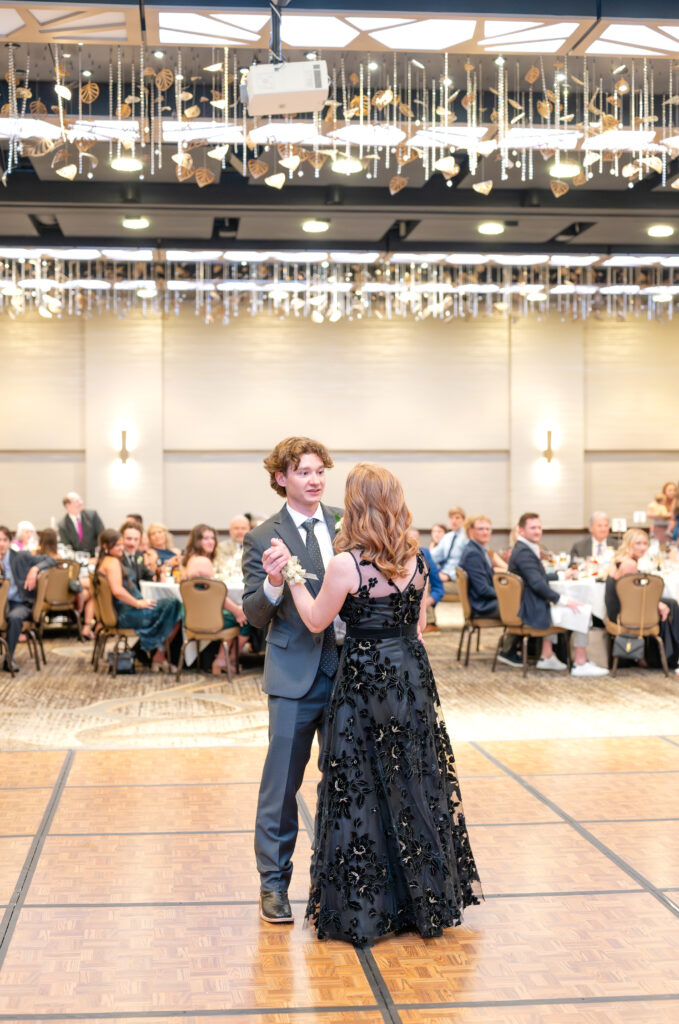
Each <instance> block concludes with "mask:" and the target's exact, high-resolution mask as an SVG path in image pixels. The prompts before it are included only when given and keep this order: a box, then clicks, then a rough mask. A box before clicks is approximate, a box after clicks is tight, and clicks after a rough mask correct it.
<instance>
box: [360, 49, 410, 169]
mask: <svg viewBox="0 0 679 1024" xmlns="http://www.w3.org/2000/svg"><path fill="white" fill-rule="evenodd" d="M371 63H372V61H371V60H370V54H368V111H369V114H368V116H369V118H370V123H371V124H372V75H371V72H370V65H371ZM408 70H410V63H409V64H408ZM377 158H378V149H377V146H374V147H373V170H372V175H373V178H376V177H377Z"/></svg>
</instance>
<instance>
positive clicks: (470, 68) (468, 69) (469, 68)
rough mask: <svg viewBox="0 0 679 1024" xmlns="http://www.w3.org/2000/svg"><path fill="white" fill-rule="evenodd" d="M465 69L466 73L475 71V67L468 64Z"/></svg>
mask: <svg viewBox="0 0 679 1024" xmlns="http://www.w3.org/2000/svg"><path fill="white" fill-rule="evenodd" d="M464 69H465V71H473V70H474V65H473V64H469V63H467V64H465V65H464Z"/></svg>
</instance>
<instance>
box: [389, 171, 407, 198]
mask: <svg viewBox="0 0 679 1024" xmlns="http://www.w3.org/2000/svg"><path fill="white" fill-rule="evenodd" d="M407 184H408V179H407V178H404V177H403V175H402V174H395V175H394V177H393V178H392V179H391V181H390V182H389V195H392V196H395V195H396V193H397V192H400V191H401V189H404V188H405V187H406V185H407Z"/></svg>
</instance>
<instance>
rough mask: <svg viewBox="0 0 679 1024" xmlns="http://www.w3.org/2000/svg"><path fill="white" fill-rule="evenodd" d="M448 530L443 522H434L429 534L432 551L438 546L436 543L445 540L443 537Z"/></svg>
mask: <svg viewBox="0 0 679 1024" xmlns="http://www.w3.org/2000/svg"><path fill="white" fill-rule="evenodd" d="M447 532H448V531H447V530H446V528H445V526H444V525H443V523H434V525H433V526H432V528H431V530H430V531H429V535H430V537H431V541H430V543H429V550H430V551H431V549H432V548H435V547H436V545H437V544H438V543H439V541H442V540H443V538H444V537H445V535H446V533H447Z"/></svg>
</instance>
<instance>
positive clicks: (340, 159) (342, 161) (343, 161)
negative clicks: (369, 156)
mask: <svg viewBox="0 0 679 1024" xmlns="http://www.w3.org/2000/svg"><path fill="white" fill-rule="evenodd" d="M332 170H333V171H334V172H335V174H358V172H359V171H362V170H363V163H362V162H361V161H360V160H359V159H358V157H356V156H336V157H335V159H334V160H333V162H332Z"/></svg>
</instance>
